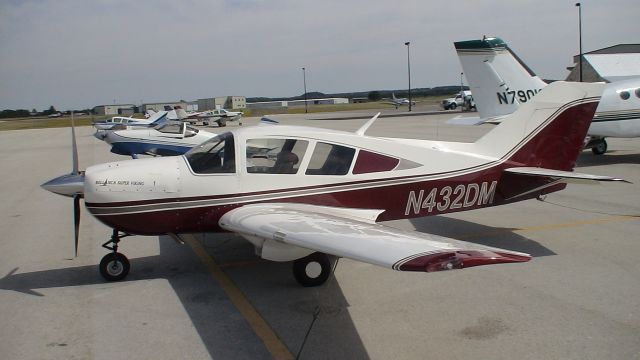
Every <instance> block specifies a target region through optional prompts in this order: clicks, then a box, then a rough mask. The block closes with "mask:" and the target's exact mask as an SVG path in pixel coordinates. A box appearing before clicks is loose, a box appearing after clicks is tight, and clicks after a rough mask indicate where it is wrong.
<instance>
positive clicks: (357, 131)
mask: <svg viewBox="0 0 640 360" xmlns="http://www.w3.org/2000/svg"><path fill="white" fill-rule="evenodd" d="M380 114H381V113H377V114H376V115H375V116H374V117H372V118H371V119H369V121H367V122H366V123H365V124H364V125H362V126H361V127H360V129H358V130H356V135H360V136H363V135H364V132H365V131H367V129H369V127H370V126H371V125H373V123H374V122H375V121H376V120H377V119H378V116H380Z"/></svg>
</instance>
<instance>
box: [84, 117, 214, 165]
mask: <svg viewBox="0 0 640 360" xmlns="http://www.w3.org/2000/svg"><path fill="white" fill-rule="evenodd" d="M94 136H95V137H96V138H97V139H100V140H103V141H104V142H106V143H107V144H110V145H111V152H112V153H114V154H120V155H129V156H131V157H133V158H136V157H137V155H139V154H146V155H154V156H174V155H182V154H184V153H186V152H187V151H189V150H191V149H192V148H193V147H195V146H196V145H199V144H201V143H203V142H205V141H207V140H209V139H211V138H212V137H214V136H216V134H214V133H211V132H208V131H203V130H199V129H196V128H194V127H192V126H189V125H187V123H184V122H179V121H178V122H175V121H168V122H165V123H162V124H160V125H158V126H156V127H153V128H145V129H140V128H137V129H132V130H98V131H96V133H95V134H94Z"/></svg>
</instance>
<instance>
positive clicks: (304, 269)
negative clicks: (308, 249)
mask: <svg viewBox="0 0 640 360" xmlns="http://www.w3.org/2000/svg"><path fill="white" fill-rule="evenodd" d="M330 274H331V261H329V257H328V256H327V255H326V254H323V253H319V252H315V253H313V254H311V255H309V256H306V257H303V258H302V259H298V260H295V261H294V262H293V276H294V277H295V278H296V281H298V283H299V284H300V285H302V286H305V287H311V286H318V285H322V284H324V282H325V281H327V279H328V278H329V275H330Z"/></svg>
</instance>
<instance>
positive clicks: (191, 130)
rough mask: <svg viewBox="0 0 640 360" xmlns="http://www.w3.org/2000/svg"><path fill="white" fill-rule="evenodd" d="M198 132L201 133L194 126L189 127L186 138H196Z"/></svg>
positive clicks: (185, 134) (185, 133)
mask: <svg viewBox="0 0 640 360" xmlns="http://www.w3.org/2000/svg"><path fill="white" fill-rule="evenodd" d="M198 131H200V130H198V129H196V128H194V127H192V126H188V125H187V129H186V131H185V132H184V137H186V138H187V137H192V136H195V135H196V134H197V133H198Z"/></svg>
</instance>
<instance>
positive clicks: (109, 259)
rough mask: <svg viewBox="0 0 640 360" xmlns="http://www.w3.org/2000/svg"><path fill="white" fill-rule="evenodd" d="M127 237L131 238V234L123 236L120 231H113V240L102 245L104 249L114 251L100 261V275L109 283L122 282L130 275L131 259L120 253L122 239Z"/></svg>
mask: <svg viewBox="0 0 640 360" xmlns="http://www.w3.org/2000/svg"><path fill="white" fill-rule="evenodd" d="M126 236H130V234H126V233H122V234H121V233H120V232H119V231H118V230H116V229H113V234H112V235H111V239H110V240H109V241H107V242H106V243H104V244H102V247H103V248H105V249H108V250H111V251H112V252H111V253H109V254H107V255H105V256H104V257H103V258H102V260H101V261H100V267H99V268H100V275H102V277H103V278H105V280H107V281H120V280H122V279H124V278H125V277H126V276H127V275H128V274H129V268H130V264H129V259H127V257H126V256H124V255H123V254H121V253H119V252H118V243H119V242H120V239H122V238H123V237H126ZM109 244H113V245H109Z"/></svg>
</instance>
